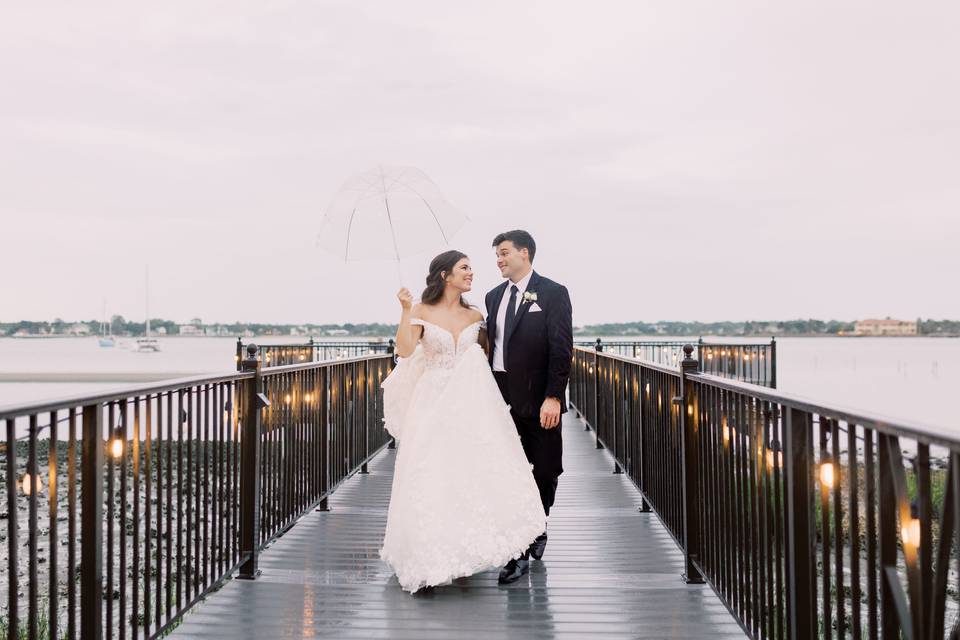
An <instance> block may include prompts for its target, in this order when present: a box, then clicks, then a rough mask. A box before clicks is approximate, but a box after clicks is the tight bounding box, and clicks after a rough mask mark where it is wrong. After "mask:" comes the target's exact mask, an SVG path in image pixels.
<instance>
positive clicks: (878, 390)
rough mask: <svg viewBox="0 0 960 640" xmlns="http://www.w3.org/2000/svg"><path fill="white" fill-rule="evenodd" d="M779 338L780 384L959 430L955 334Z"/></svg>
mask: <svg viewBox="0 0 960 640" xmlns="http://www.w3.org/2000/svg"><path fill="white" fill-rule="evenodd" d="M253 341H254V342H256V341H257V339H253ZM262 341H263V342H271V343H276V342H303V341H304V339H303V338H277V337H270V338H264V339H263V340H262ZM777 342H778V348H777V356H778V358H779V371H778V377H779V387H780V389H781V390H783V391H788V392H791V393H794V394H797V395H802V396H806V397H809V398H811V399H813V400H816V401H819V402H822V403H825V404H836V405H842V406H844V407H847V408H851V409H855V410H860V411H862V412H869V413H877V414H881V415H885V416H889V417H891V418H899V419H900V420H901V421H903V422H907V423H918V422H919V423H927V424H930V425H937V426H940V427H941V428H943V429H947V430H950V431H953V432H956V433H960V420H958V418H957V414H956V411H955V409H954V407H953V406H952V404H951V402H950V400H951V399H952V398H953V395H954V394H955V393H956V392H957V390H958V389H960V339H951V338H782V339H779V340H778V341H777ZM132 343H133V341H132V340H131V341H130V344H132ZM235 345H236V340H235V339H234V338H162V339H161V348H162V351H161V352H160V353H137V352H135V351H131V350H130V349H129V348H124V347H123V345H122V344H121V345H118V346H117V347H114V348H112V349H104V348H101V347H99V346H98V344H97V341H96V339H94V338H73V339H68V338H64V339H57V338H54V339H27V340H14V339H10V338H3V339H0V373H21V372H34V373H39V372H85V371H87V372H162V373H171V374H199V373H208V372H222V371H230V370H232V369H233V368H234V353H235V348H236V347H235ZM112 386H118V385H115V384H104V383H0V405H6V404H12V403H17V402H23V401H27V400H35V399H40V398H48V397H56V396H58V395H63V394H67V393H71V394H72V393H80V392H84V391H88V390H89V391H96V390H100V389H104V388H109V387H112ZM123 386H126V385H123Z"/></svg>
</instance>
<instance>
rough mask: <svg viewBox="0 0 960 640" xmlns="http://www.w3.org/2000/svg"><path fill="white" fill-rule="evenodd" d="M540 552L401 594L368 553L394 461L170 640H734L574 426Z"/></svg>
mask: <svg viewBox="0 0 960 640" xmlns="http://www.w3.org/2000/svg"><path fill="white" fill-rule="evenodd" d="M563 437H564V468H565V469H566V471H565V472H564V474H563V476H561V478H560V486H559V489H558V491H557V503H556V505H554V508H553V510H552V511H553V513H552V515H551V516H550V524H549V529H550V541H549V544H548V546H547V552H546V554H545V555H544V559H543V561H542V562H537V561H534V562H533V563H532V568H531V572H530V576H529V579H524V580H521V581H519V582H518V583H516V584H513V585H509V586H500V585H498V584H497V573H496V572H495V571H490V572H487V573H483V574H479V575H475V576H471V577H470V578H464V579H461V580H458V581H456V582H455V583H454V584H453V585H449V586H444V587H438V588H436V589H434V590H433V591H432V592H428V593H424V594H416V595H413V596H411V595H410V594H408V593H406V592H404V591H402V590H401V589H400V587H399V585H398V584H397V580H396V578H395V577H393V576H392V574H391V572H390V570H389V568H388V567H387V566H386V565H385V564H384V563H383V562H381V561H380V559H379V555H378V550H379V548H380V544H381V542H382V540H383V529H384V526H385V525H386V517H387V505H388V503H389V500H390V485H391V480H392V473H393V463H394V459H395V455H396V452H395V451H385V452H384V453H382V454H381V455H380V456H379V457H377V458H376V459H375V460H374V461H373V463H371V465H370V473H369V475H357V476H354V477H353V478H352V479H350V480H349V481H347V482H346V483H345V484H344V485H343V486H342V487H341V488H340V489H339V490H338V491H337V493H336V494H335V495H334V496H333V497H332V498H331V501H330V506H331V511H329V512H325V513H320V512H314V513H311V514H309V515H307V516H306V517H304V518H303V519H302V520H301V521H300V522H299V523H298V524H297V525H296V526H295V527H293V529H291V530H290V532H288V533H287V534H286V535H285V536H284V537H283V538H281V539H280V540H278V541H277V542H276V543H274V544H273V546H271V547H270V548H269V549H267V550H266V551H265V552H264V553H263V555H262V556H261V558H260V566H261V569H262V571H263V575H262V576H261V577H260V578H259V579H258V580H256V581H253V582H248V581H241V580H234V581H231V582H229V583H228V584H227V585H225V586H224V587H223V588H222V589H221V590H220V591H218V592H217V593H215V594H213V595H211V596H210V597H209V598H208V599H207V600H206V601H205V602H203V603H202V604H200V605H199V606H198V607H197V608H195V609H194V611H193V612H191V613H190V614H188V615H187V616H186V618H185V620H184V623H183V624H182V625H181V626H180V627H178V628H177V629H176V630H175V632H174V636H176V637H178V638H192V637H196V638H200V637H203V638H212V637H224V638H227V637H229V638H263V637H268V638H269V637H292V636H296V637H329V638H344V639H351V638H393V639H398V640H404V639H408V638H409V639H410V640H413V639H415V638H416V639H423V640H432V639H437V640H439V639H441V638H442V639H444V640H446V639H452V638H481V637H482V638H485V639H488V638H531V639H544V640H546V639H549V638H583V637H591V638H593V637H596V638H611V639H612V638H705V637H710V638H743V637H745V636H744V633H743V631H742V630H741V629H740V627H739V625H738V624H737V623H736V622H735V621H734V619H733V618H732V617H731V616H730V614H729V612H728V611H727V610H726V608H725V607H724V606H723V604H722V603H721V602H720V600H719V599H718V598H717V597H716V595H715V594H714V593H713V591H712V590H711V589H710V587H708V586H704V585H686V584H684V583H683V581H682V579H681V578H680V575H681V573H682V572H683V556H682V555H681V553H680V551H679V549H678V548H677V546H676V545H675V544H674V542H673V540H672V539H671V538H670V536H669V535H668V534H667V532H666V530H665V529H664V527H663V525H662V524H661V523H660V522H659V521H658V520H657V518H656V516H654V515H653V514H651V513H640V512H639V507H640V497H639V494H638V493H637V491H636V489H635V488H634V487H633V485H632V484H631V483H630V481H629V480H627V479H626V477H625V476H623V475H614V474H613V473H611V470H612V469H613V464H612V461H611V460H610V458H609V455H608V454H607V453H606V452H605V451H598V450H596V449H595V446H594V440H593V438H592V433H587V432H584V431H583V425H582V423H580V422H579V421H578V420H577V419H576V418H575V417H573V416H566V417H565V420H564V434H563Z"/></svg>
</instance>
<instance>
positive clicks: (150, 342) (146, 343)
mask: <svg viewBox="0 0 960 640" xmlns="http://www.w3.org/2000/svg"><path fill="white" fill-rule="evenodd" d="M144 289H145V299H146V302H145V303H144V304H145V306H146V316H147V325H146V329H147V331H146V335H145V336H144V337H142V338H137V351H141V352H146V353H154V352H157V351H160V341H159V340H157V339H156V338H154V337H152V336H151V335H150V269H149V267H148V268H147V271H146V274H145V276H144Z"/></svg>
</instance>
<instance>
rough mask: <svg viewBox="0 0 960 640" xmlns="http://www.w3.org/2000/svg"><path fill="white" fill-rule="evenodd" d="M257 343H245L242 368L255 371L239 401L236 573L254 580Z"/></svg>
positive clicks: (256, 551) (258, 394)
mask: <svg viewBox="0 0 960 640" xmlns="http://www.w3.org/2000/svg"><path fill="white" fill-rule="evenodd" d="M260 367H261V363H260V359H259V358H258V357H257V345H255V344H251V345H248V346H247V357H246V358H245V359H244V360H243V362H242V369H241V370H242V371H252V372H254V373H255V377H254V379H253V380H245V381H243V387H242V394H241V399H240V402H241V405H240V431H241V434H242V435H241V440H240V557H241V558H243V559H244V560H243V564H241V565H240V574H239V577H240V578H242V579H246V580H253V579H254V578H256V577H257V576H258V575H259V574H260V569H259V567H258V563H259V556H260V427H261V425H260V420H261V415H260V409H261V405H262V403H263V402H264V401H265V400H266V398H265V396H263V377H262V374H261V369H260Z"/></svg>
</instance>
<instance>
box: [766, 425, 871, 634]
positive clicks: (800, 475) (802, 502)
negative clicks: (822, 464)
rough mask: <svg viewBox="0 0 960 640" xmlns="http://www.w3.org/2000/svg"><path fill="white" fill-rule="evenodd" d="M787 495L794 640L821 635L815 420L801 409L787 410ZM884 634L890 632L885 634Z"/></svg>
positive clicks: (790, 612)
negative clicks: (814, 442) (818, 603)
mask: <svg viewBox="0 0 960 640" xmlns="http://www.w3.org/2000/svg"><path fill="white" fill-rule="evenodd" d="M784 444H785V447H784V452H783V462H784V467H785V469H784V471H785V474H784V476H785V477H784V482H785V485H786V486H785V489H786V491H785V497H786V516H787V522H786V567H785V568H786V575H787V576H788V578H787V579H788V580H789V584H788V585H787V616H786V617H787V620H789V621H790V625H789V627H788V628H787V634H786V637H787V638H790V639H791V640H800V639H801V638H813V637H815V636H816V635H817V586H816V580H817V569H816V561H815V560H814V558H815V557H816V556H815V552H814V544H815V541H816V534H815V532H814V527H815V523H814V519H813V498H814V496H813V490H812V488H811V485H812V484H813V482H812V479H813V478H812V476H813V465H814V452H813V420H812V417H811V415H810V414H809V413H807V412H805V411H802V410H800V409H794V408H789V409H787V410H786V437H785V438H784ZM884 637H888V636H886V634H884Z"/></svg>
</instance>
